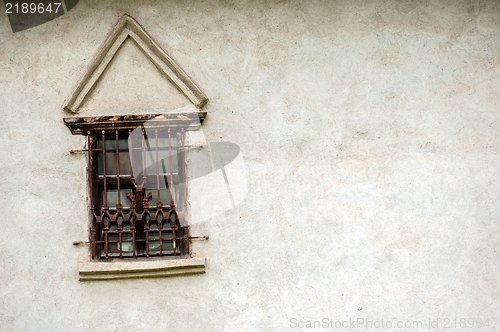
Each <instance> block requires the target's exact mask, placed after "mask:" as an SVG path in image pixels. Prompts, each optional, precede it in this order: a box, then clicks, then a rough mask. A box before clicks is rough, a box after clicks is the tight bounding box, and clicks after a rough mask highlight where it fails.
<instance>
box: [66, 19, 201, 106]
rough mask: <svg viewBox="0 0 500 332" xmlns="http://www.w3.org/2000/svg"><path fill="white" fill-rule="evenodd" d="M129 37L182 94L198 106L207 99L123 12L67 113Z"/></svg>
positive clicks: (71, 97)
mask: <svg viewBox="0 0 500 332" xmlns="http://www.w3.org/2000/svg"><path fill="white" fill-rule="evenodd" d="M127 38H130V39H131V40H132V41H133V42H134V43H135V44H136V45H137V46H138V48H139V49H140V50H141V51H142V52H144V54H145V55H146V56H147V58H148V59H149V60H151V62H152V63H153V64H154V65H155V66H156V68H158V70H159V71H160V73H161V74H162V75H163V76H165V78H167V79H168V80H169V81H170V82H171V83H172V84H173V85H174V86H175V87H176V88H177V89H178V90H179V91H180V92H181V93H182V94H184V95H185V96H186V98H188V99H189V100H190V101H191V102H192V103H193V104H194V105H195V106H196V107H197V108H198V109H200V108H202V107H203V105H205V103H206V102H207V101H208V98H207V96H206V95H205V94H204V93H203V92H202V91H201V90H200V88H198V86H196V84H195V83H194V82H193V81H192V80H191V79H190V78H189V77H188V76H187V75H186V73H185V72H184V71H183V70H182V69H181V67H180V66H179V65H178V64H177V63H175V62H174V60H173V59H172V58H171V57H170V56H169V55H168V54H167V53H165V51H163V50H162V49H161V48H160V46H158V44H157V43H156V42H155V41H154V40H153V39H152V38H151V36H149V35H148V34H147V32H146V31H144V29H143V28H142V27H141V26H140V25H139V23H137V21H136V20H134V19H133V18H132V17H131V16H129V15H127V14H125V15H123V16H122V17H121V18H120V20H119V21H118V23H117V24H116V25H115V27H114V28H113V30H112V31H111V33H110V34H109V36H108V38H107V39H106V41H105V42H104V44H103V46H101V48H100V49H99V51H98V52H97V54H96V56H95V57H94V59H93V60H92V62H91V64H90V66H89V68H88V69H87V71H86V72H85V74H84V75H83V77H82V79H81V80H80V82H79V83H78V85H77V87H76V89H75V90H74V91H73V93H72V94H71V96H70V97H69V98H68V100H67V102H66V103H65V106H64V109H65V110H66V111H67V112H70V113H73V114H76V113H78V111H79V109H80V106H82V104H83V102H84V101H85V98H86V97H87V95H88V94H89V93H90V92H91V91H92V89H93V88H94V86H95V84H96V83H97V81H98V80H99V77H101V75H102V74H103V73H104V71H105V70H106V68H107V66H108V65H109V63H110V62H111V60H112V59H113V57H114V56H115V55H116V53H117V52H118V50H119V49H120V47H121V45H122V44H123V43H124V42H125V40H127Z"/></svg>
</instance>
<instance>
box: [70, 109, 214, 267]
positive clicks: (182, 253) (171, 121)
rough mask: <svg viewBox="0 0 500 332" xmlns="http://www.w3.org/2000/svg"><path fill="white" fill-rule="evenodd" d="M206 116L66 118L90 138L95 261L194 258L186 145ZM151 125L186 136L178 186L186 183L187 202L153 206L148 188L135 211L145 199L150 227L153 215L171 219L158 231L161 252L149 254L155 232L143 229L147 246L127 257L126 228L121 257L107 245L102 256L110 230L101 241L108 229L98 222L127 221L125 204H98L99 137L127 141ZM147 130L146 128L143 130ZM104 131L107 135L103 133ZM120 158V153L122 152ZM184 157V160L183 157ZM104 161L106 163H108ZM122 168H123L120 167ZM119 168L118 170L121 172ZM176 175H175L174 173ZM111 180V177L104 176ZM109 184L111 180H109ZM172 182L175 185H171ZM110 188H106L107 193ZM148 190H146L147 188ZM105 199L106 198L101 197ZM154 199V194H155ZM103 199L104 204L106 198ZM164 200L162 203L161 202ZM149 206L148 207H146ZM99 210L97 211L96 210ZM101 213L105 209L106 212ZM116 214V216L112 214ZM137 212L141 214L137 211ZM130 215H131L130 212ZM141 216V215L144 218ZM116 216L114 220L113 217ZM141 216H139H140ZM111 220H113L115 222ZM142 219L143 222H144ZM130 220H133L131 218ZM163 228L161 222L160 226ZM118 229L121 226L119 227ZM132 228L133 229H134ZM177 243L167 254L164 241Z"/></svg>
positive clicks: (75, 131)
mask: <svg viewBox="0 0 500 332" xmlns="http://www.w3.org/2000/svg"><path fill="white" fill-rule="evenodd" d="M205 116H206V112H202V111H198V112H195V113H193V112H188V113H183V114H179V113H177V114H176V113H169V114H161V115H160V114H148V115H126V116H101V117H80V118H77V117H72V118H65V119H64V122H65V124H66V125H67V126H68V128H69V129H70V130H71V132H72V133H73V134H80V135H85V136H87V138H86V141H87V149H86V150H84V151H86V152H87V154H88V158H87V163H88V165H87V166H88V167H87V182H88V185H89V201H88V203H89V211H90V219H91V226H90V234H89V235H90V244H91V257H92V259H93V260H95V261H101V260H104V261H107V260H114V259H115V258H116V259H120V258H129V257H131V258H132V257H140V256H144V257H162V256H163V257H167V258H187V257H190V254H191V252H190V239H191V237H190V236H189V226H188V223H187V221H186V218H185V217H186V209H187V193H186V192H187V184H186V179H187V168H186V163H187V161H186V157H185V156H186V153H185V149H186V148H187V146H186V144H185V134H186V133H187V131H188V130H193V129H194V130H196V129H199V128H200V125H201V123H202V122H203V120H204V118H205ZM146 122H147V128H149V129H152V128H154V129H159V130H168V131H170V132H176V133H181V135H183V138H182V142H179V141H178V144H179V145H181V146H182V149H183V151H182V153H181V154H178V155H177V157H178V173H179V174H178V179H177V182H176V183H183V187H184V189H183V190H184V199H183V204H182V205H183V206H182V207H181V206H178V205H177V206H176V205H175V203H174V202H173V201H174V200H172V201H171V202H168V203H167V204H165V203H164V202H161V206H160V204H158V202H157V204H155V205H150V203H149V202H150V199H151V198H150V195H149V194H151V191H152V190H149V189H147V190H146V191H145V192H144V193H143V195H144V196H142V197H135V196H136V195H134V198H135V201H136V202H135V203H136V205H135V208H136V209H137V207H139V206H141V202H140V200H141V199H142V209H143V212H141V213H145V212H146V210H147V211H149V212H150V218H149V219H150V221H149V223H148V225H151V216H152V215H154V218H153V220H156V217H157V216H158V213H160V214H161V216H162V222H163V220H165V219H169V217H170V223H171V225H170V227H169V229H162V230H161V231H160V227H158V231H157V230H154V232H157V233H158V237H159V239H158V240H159V241H160V243H161V244H160V246H159V247H160V250H158V251H157V252H154V253H150V252H149V246H148V242H149V236H148V235H149V233H150V232H153V230H152V229H150V228H143V231H144V232H145V230H147V235H145V236H144V237H143V238H141V240H142V241H145V244H144V247H143V249H142V251H137V250H136V248H135V244H133V250H132V255H130V254H129V253H127V254H126V255H125V254H124V250H123V243H124V241H123V238H122V236H123V234H124V233H123V228H122V229H121V230H120V231H119V232H118V236H119V242H120V246H119V250H118V254H116V253H112V254H111V255H110V251H109V246H107V245H105V247H104V248H107V250H106V249H103V251H104V254H101V252H100V250H99V248H97V247H98V245H99V244H102V243H99V241H106V240H108V244H109V228H108V229H107V231H108V232H107V236H106V237H105V238H101V239H100V238H99V236H98V232H99V231H101V232H102V231H103V230H104V226H102V225H103V224H101V226H99V225H98V224H96V221H97V223H100V222H102V223H104V221H103V220H102V218H103V217H104V216H106V217H108V218H109V223H111V222H113V223H115V222H117V220H116V219H117V216H118V215H120V216H121V217H122V218H123V219H125V218H124V213H123V212H124V210H127V209H124V207H123V204H121V205H122V206H121V207H119V206H116V207H115V208H114V209H113V208H112V207H109V206H108V207H107V209H104V207H103V208H102V209H101V207H100V206H99V204H100V203H97V204H96V202H98V199H99V195H100V191H102V189H99V183H98V177H99V176H98V172H97V153H98V151H97V150H98V149H97V142H98V140H99V138H100V139H101V142H102V141H103V138H104V142H106V141H108V140H110V138H109V137H110V134H111V135H112V134H114V135H115V140H118V139H123V137H124V134H123V133H130V131H131V130H134V129H136V128H137V127H142V128H145V123H146ZM143 130H144V129H143ZM103 132H104V134H103ZM101 146H102V147H104V150H105V151H104V152H103V153H104V154H103V155H105V154H106V153H107V152H108V149H107V148H106V143H104V144H101ZM117 146H118V147H119V143H118V142H117ZM118 154H119V155H120V153H118ZM179 156H180V158H179ZM105 159H106V158H104V159H103V160H105ZM118 168H120V167H118ZM118 168H117V169H118ZM170 175H172V174H170ZM104 178H106V179H107V177H104ZM118 178H120V175H118ZM106 182H107V180H106ZM169 183H172V182H169ZM126 187H128V188H129V189H130V188H131V187H133V188H136V189H135V190H136V191H135V192H134V193H139V192H141V191H140V190H137V187H136V186H135V185H134V184H133V183H132V181H130V182H124V187H122V186H120V190H122V188H123V189H125V188H126ZM107 189H108V187H107V188H106V190H107ZM109 189H110V190H115V189H117V188H116V187H113V186H111V187H109ZM143 189H144V188H143ZM101 196H102V195H101ZM151 196H152V195H151ZM100 199H101V203H102V200H103V198H100ZM160 201H161V200H160ZM130 204H131V205H130V208H129V209H128V210H129V211H131V210H132V204H133V201H132V200H130ZM146 206H147V208H146ZM96 207H97V210H96ZM100 210H105V211H104V212H105V213H103V211H100ZM110 210H111V212H113V213H112V214H110ZM134 212H137V211H134ZM128 213H129V214H130V213H131V212H128ZM141 213H138V214H139V215H141ZM173 213H175V217H174V219H173V220H172V219H171V217H172V214H173ZM112 215H113V217H112ZM136 217H137V214H136ZM111 219H113V220H112V221H111ZM141 220H142V219H141ZM127 221H130V216H129V218H128V220H127ZM158 225H159V223H158ZM117 229H118V226H117ZM131 229H132V227H131ZM164 231H171V232H172V233H171V234H176V236H175V237H174V236H172V237H170V238H168V237H165V238H164V237H162V236H161V235H160V234H162V233H163V232H164ZM133 235H134V234H133V232H132V242H133V243H136V241H135V240H134V239H133ZM172 238H173V239H174V240H173V241H172V243H175V245H174V244H173V245H172V247H173V248H175V249H174V250H171V251H170V252H165V250H164V248H163V241H164V240H167V241H169V240H171V239H172Z"/></svg>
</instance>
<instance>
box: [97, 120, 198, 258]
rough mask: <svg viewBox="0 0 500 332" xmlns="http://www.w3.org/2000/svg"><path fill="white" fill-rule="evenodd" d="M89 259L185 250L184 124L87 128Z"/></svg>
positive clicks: (186, 245)
mask: <svg viewBox="0 0 500 332" xmlns="http://www.w3.org/2000/svg"><path fill="white" fill-rule="evenodd" d="M87 147H88V148H87V151H88V179H89V190H90V214H91V218H92V223H91V228H90V237H91V238H90V244H91V251H92V258H93V259H108V258H118V257H119V258H126V257H150V256H182V255H187V254H188V253H189V241H190V236H189V229H188V225H187V223H186V221H185V211H186V206H187V202H186V198H187V185H186V181H185V179H186V160H185V155H186V153H185V130H184V128H177V129H174V130H173V129H171V128H157V129H151V130H146V129H144V128H142V129H140V128H139V129H136V130H134V131H133V132H132V131H130V130H109V131H105V130H103V131H102V132H101V133H99V134H96V133H95V132H93V133H91V132H90V131H88V132H87Z"/></svg>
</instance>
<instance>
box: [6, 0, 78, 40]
mask: <svg viewBox="0 0 500 332" xmlns="http://www.w3.org/2000/svg"><path fill="white" fill-rule="evenodd" d="M78 1H79V0H31V1H26V0H4V5H5V13H6V14H7V16H8V17H9V22H10V26H11V28H12V32H19V31H23V30H26V29H31V28H33V27H36V26H38V25H40V24H44V23H47V22H49V21H52V20H53V19H56V18H58V17H59V16H62V15H64V14H65V13H67V12H69V11H70V10H71V9H73V8H74V7H75V6H76V5H77V4H78Z"/></svg>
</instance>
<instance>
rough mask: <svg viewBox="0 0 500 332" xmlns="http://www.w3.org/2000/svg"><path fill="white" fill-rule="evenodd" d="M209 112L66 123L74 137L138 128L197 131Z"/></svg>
mask: <svg viewBox="0 0 500 332" xmlns="http://www.w3.org/2000/svg"><path fill="white" fill-rule="evenodd" d="M206 115H207V112H202V111H198V112H187V113H185V112H182V113H166V114H140V115H139V114H133V115H112V116H90V117H71V118H64V119H63V120H64V123H65V124H66V126H67V127H68V128H69V130H70V131H71V133H72V134H73V135H86V134H87V132H88V131H90V132H91V133H92V134H95V133H100V132H101V131H102V130H112V129H122V130H123V129H126V130H134V129H136V128H137V127H141V126H144V127H145V128H156V127H158V128H160V127H184V128H188V129H197V128H198V127H199V126H200V125H201V124H202V123H203V120H205V117H206Z"/></svg>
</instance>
